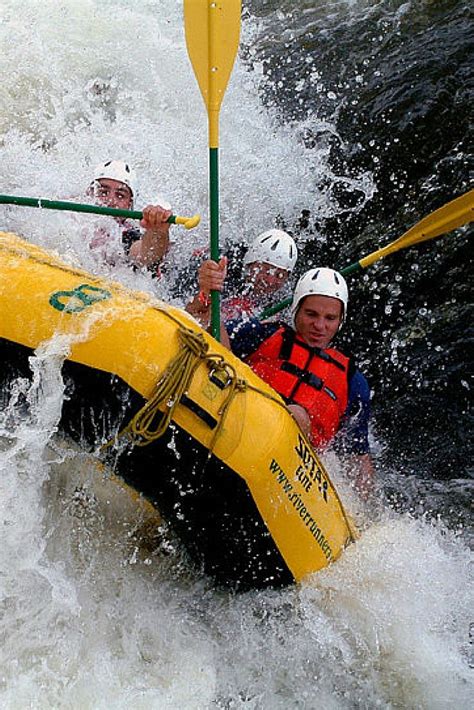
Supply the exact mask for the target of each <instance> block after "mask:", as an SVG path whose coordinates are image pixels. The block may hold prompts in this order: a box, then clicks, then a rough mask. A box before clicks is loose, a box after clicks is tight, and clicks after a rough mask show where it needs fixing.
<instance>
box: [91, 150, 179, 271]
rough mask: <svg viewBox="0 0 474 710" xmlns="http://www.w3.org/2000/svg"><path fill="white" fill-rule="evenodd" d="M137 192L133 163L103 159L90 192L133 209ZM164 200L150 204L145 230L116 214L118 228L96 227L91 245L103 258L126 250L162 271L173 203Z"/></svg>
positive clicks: (143, 224)
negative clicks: (97, 228)
mask: <svg viewBox="0 0 474 710" xmlns="http://www.w3.org/2000/svg"><path fill="white" fill-rule="evenodd" d="M136 194H137V178H136V174H135V171H134V170H133V168H132V167H131V166H130V164H129V163H127V162H125V161H123V160H108V161H106V162H105V163H100V164H99V165H98V166H97V167H96V169H95V171H94V175H93V179H92V182H91V184H90V185H89V188H88V195H89V196H90V197H93V198H94V199H95V201H96V202H97V203H98V204H99V205H104V206H106V207H113V208H116V209H123V210H132V209H133V205H134V201H135V198H136ZM159 201H160V204H157V205H147V206H146V207H145V208H144V209H143V219H142V220H141V222H140V225H141V227H142V228H143V230H144V231H142V230H140V229H138V228H137V227H136V226H135V225H134V224H133V223H131V222H130V221H129V220H127V219H125V218H120V217H117V218H115V217H114V218H113V219H114V221H115V224H116V228H115V229H106V228H101V229H99V230H96V232H95V234H94V236H93V238H92V239H91V241H90V245H89V246H90V248H91V249H94V250H100V251H101V253H102V254H103V258H104V259H105V260H106V261H108V262H109V263H114V262H115V261H116V260H117V259H119V258H120V253H121V252H122V253H123V254H124V255H125V256H126V257H128V258H129V259H130V260H131V261H132V262H133V263H134V264H136V265H137V266H140V267H146V268H147V269H150V270H151V271H152V272H153V273H155V274H156V275H157V274H159V264H160V263H161V261H162V259H163V257H164V256H165V255H166V253H167V252H168V249H169V227H170V225H169V224H168V222H167V220H168V217H169V216H170V215H171V209H170V205H169V204H168V203H167V202H166V201H165V200H163V199H161V198H160V200H159Z"/></svg>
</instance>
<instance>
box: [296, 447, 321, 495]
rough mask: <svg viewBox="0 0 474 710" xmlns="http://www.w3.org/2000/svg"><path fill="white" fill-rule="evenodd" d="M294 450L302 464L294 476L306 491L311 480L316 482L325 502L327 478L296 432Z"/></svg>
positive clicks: (310, 485)
mask: <svg viewBox="0 0 474 710" xmlns="http://www.w3.org/2000/svg"><path fill="white" fill-rule="evenodd" d="M295 451H296V453H297V454H298V456H299V457H300V459H301V461H302V464H303V465H302V466H298V469H297V471H296V477H297V478H298V480H299V481H300V482H301V483H302V485H303V486H304V489H305V491H306V492H307V493H309V491H310V489H311V487H312V485H313V482H314V483H317V486H318V490H319V492H320V493H321V495H322V496H323V498H324V500H325V501H326V503H327V500H328V488H329V483H328V480H327V478H326V476H325V475H324V473H323V472H322V470H321V468H320V466H319V463H318V460H317V459H316V457H315V456H314V454H313V452H312V451H311V449H310V448H309V447H308V445H307V444H306V442H305V440H304V439H303V437H302V436H301V435H300V434H298V445H297V446H295Z"/></svg>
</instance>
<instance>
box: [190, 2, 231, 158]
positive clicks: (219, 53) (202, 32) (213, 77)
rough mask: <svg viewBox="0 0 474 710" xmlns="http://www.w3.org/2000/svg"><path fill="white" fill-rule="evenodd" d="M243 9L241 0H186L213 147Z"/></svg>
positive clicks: (192, 51) (192, 57)
mask: <svg viewBox="0 0 474 710" xmlns="http://www.w3.org/2000/svg"><path fill="white" fill-rule="evenodd" d="M240 13H241V0H184V29H185V34H186V45H187V48H188V54H189V58H190V60H191V64H192V65H193V69H194V73H195V75H196V79H197V82H198V84H199V88H200V89H201V93H202V96H203V99H204V103H205V104H206V107H207V111H208V114H209V126H210V140H209V145H210V147H211V148H217V145H218V139H217V117H218V114H219V110H220V107H221V103H222V99H223V98H224V93H225V90H226V88H227V84H228V82H229V77H230V74H231V72H232V67H233V66H234V61H235V57H236V55H237V50H238V48H239V37H240ZM211 133H212V138H211Z"/></svg>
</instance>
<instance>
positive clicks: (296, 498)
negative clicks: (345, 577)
mask: <svg viewBox="0 0 474 710" xmlns="http://www.w3.org/2000/svg"><path fill="white" fill-rule="evenodd" d="M270 471H271V472H272V473H273V474H274V475H275V476H276V479H277V481H278V483H279V484H280V486H281V487H282V489H283V491H284V492H285V493H286V495H287V496H288V500H289V501H290V503H291V504H292V505H293V507H294V508H296V510H297V511H298V513H299V515H300V518H302V520H303V522H304V524H305V525H306V527H307V528H308V530H309V531H310V533H311V535H312V536H313V537H314V539H315V540H316V542H317V543H318V545H319V547H320V548H321V550H322V552H323V554H324V555H325V557H326V559H327V560H328V561H329V562H331V561H332V559H333V557H332V552H331V546H330V544H329V543H328V541H327V540H326V538H325V537H324V535H323V533H322V532H321V529H320V527H319V526H318V524H317V522H316V521H315V519H314V518H313V516H312V515H311V513H310V512H309V511H308V510H307V509H306V506H305V504H304V503H303V501H302V499H301V496H300V494H299V493H298V492H297V491H295V490H294V487H293V484H292V483H291V482H290V481H289V480H288V476H287V475H286V473H285V472H284V471H283V469H282V468H281V466H280V464H279V463H278V462H277V461H275V459H272V460H271V463H270Z"/></svg>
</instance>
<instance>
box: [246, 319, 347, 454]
mask: <svg viewBox="0 0 474 710" xmlns="http://www.w3.org/2000/svg"><path fill="white" fill-rule="evenodd" d="M246 361H247V363H248V364H249V365H250V367H251V368H252V370H253V371H254V372H256V373H257V375H259V376H260V377H261V378H262V380H264V381H265V382H267V383H268V384H269V385H270V386H271V387H273V389H275V390H276V391H277V392H278V393H279V394H281V396H282V397H283V398H284V399H285V401H286V403H287V404H299V405H300V406H302V407H304V408H305V409H306V411H307V412H308V414H309V417H310V420H311V443H312V444H313V446H314V447H316V448H317V447H323V446H325V445H327V444H328V442H329V441H330V440H331V439H332V437H333V436H334V434H335V433H336V432H337V430H338V429H339V427H340V425H341V420H342V418H343V416H344V413H345V411H346V408H347V402H348V391H349V385H348V381H349V375H350V373H351V372H352V371H353V365H352V362H351V360H350V358H348V357H346V356H345V355H342V353H340V352H338V351H337V350H334V349H332V348H328V349H325V350H322V349H320V348H312V347H311V346H309V345H307V344H306V343H305V342H304V341H303V340H301V339H300V338H298V336H297V334H296V333H295V331H294V330H292V329H291V328H288V327H286V326H283V327H281V328H279V329H278V330H277V331H276V332H275V333H274V334H273V335H271V336H270V337H269V338H267V339H266V340H265V341H264V342H263V343H261V345H260V346H259V347H258V348H257V350H256V351H255V352H254V353H252V354H251V355H250V356H249V357H248V358H246Z"/></svg>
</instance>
